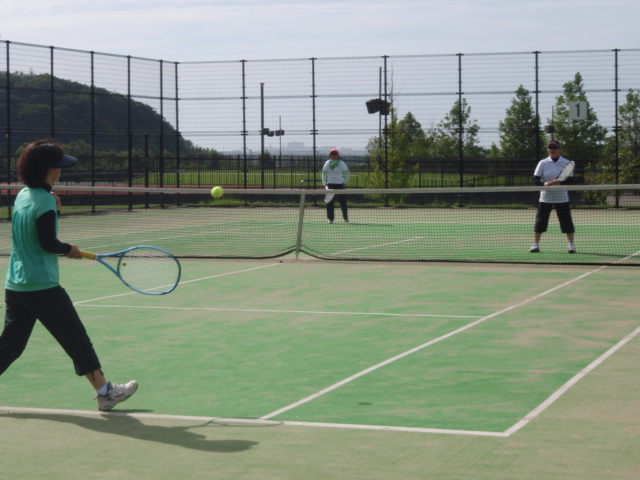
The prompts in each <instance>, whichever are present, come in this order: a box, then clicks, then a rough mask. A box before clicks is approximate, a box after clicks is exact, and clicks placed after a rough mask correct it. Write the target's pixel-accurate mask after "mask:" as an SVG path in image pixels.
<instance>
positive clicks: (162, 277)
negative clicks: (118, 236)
mask: <svg viewBox="0 0 640 480" xmlns="http://www.w3.org/2000/svg"><path fill="white" fill-rule="evenodd" d="M80 252H81V253H82V256H83V257H84V258H88V259H90V260H97V261H98V262H100V263H101V264H103V265H104V266H105V267H107V268H108V269H109V270H111V271H112V272H113V273H114V274H115V275H116V276H117V277H118V278H119V279H120V280H122V283H124V284H125V285H126V286H127V287H129V288H130V289H132V290H135V291H136V292H139V293H144V294H146V295H165V294H167V293H169V292H172V291H174V290H175V289H176V287H177V286H178V282H179V281H180V274H181V272H182V268H181V266H180V262H179V261H178V259H177V258H176V257H174V256H173V255H172V254H170V253H169V252H167V251H166V250H163V249H162V248H159V247H153V246H151V245H140V246H137V247H131V248H127V249H126V250H122V251H120V252H114V253H105V254H98V253H91V252H85V251H82V250H80Z"/></svg>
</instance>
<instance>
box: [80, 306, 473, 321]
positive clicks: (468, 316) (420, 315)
mask: <svg viewBox="0 0 640 480" xmlns="http://www.w3.org/2000/svg"><path fill="white" fill-rule="evenodd" d="M80 306H81V307H100V308H143V309H145V310H149V309H154V308H155V309H158V310H204V311H211V312H250V313H304V314H310V315H374V316H377V317H429V318H433V317H435V318H479V317H480V315H434V314H422V313H376V312H366V313H363V312H328V311H327V312H317V311H312V310H265V309H251V308H215V307H157V306H156V307H154V306H149V305H99V304H96V305H80Z"/></svg>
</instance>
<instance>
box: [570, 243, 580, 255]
mask: <svg viewBox="0 0 640 480" xmlns="http://www.w3.org/2000/svg"><path fill="white" fill-rule="evenodd" d="M569 253H578V251H577V250H576V244H575V243H570V244H569Z"/></svg>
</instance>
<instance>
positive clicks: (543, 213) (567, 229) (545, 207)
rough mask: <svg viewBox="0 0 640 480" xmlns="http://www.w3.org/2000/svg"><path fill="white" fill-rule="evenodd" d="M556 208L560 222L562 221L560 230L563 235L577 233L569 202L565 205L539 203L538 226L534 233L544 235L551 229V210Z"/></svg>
mask: <svg viewBox="0 0 640 480" xmlns="http://www.w3.org/2000/svg"><path fill="white" fill-rule="evenodd" d="M554 208H555V210H556V214H557V215H558V220H559V221H560V229H561V230H562V233H565V234H567V235H568V234H570V233H574V232H575V231H576V229H575V227H574V225H573V220H572V218H571V206H570V205H569V202H565V203H545V202H540V203H538V213H537V214H536V225H535V227H534V231H535V232H536V233H544V232H546V231H547V228H548V227H549V217H550V216H551V210H553V209H554Z"/></svg>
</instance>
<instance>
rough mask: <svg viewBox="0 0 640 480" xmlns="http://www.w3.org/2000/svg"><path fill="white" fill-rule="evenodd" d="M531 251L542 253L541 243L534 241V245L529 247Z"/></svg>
mask: <svg viewBox="0 0 640 480" xmlns="http://www.w3.org/2000/svg"><path fill="white" fill-rule="evenodd" d="M529 252H531V253H540V245H538V244H537V243H534V244H533V245H531V248H530V249H529Z"/></svg>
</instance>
